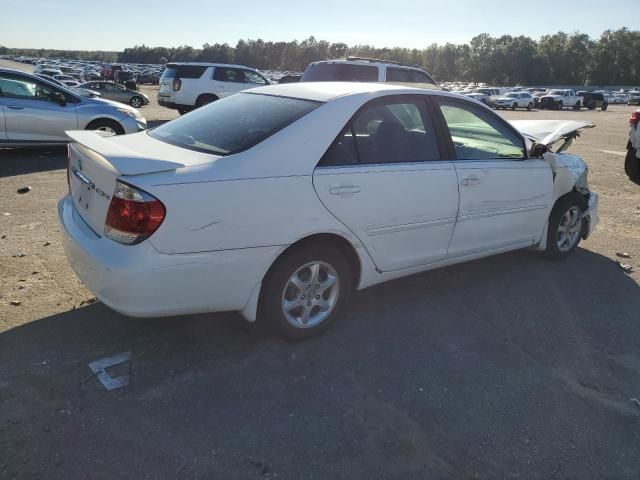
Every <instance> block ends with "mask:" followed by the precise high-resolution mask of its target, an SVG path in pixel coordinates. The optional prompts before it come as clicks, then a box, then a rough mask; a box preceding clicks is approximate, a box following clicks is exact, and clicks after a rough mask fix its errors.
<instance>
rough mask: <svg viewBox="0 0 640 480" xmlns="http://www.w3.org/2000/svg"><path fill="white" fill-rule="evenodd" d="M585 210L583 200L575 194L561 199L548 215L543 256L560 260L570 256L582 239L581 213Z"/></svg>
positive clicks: (583, 225) (582, 220)
mask: <svg viewBox="0 0 640 480" xmlns="http://www.w3.org/2000/svg"><path fill="white" fill-rule="evenodd" d="M586 208H587V202H586V200H585V198H584V197H583V196H582V195H580V194H579V193H577V192H571V193H568V194H567V195H565V196H564V197H561V198H560V199H559V200H558V201H557V202H556V204H555V206H554V207H553V210H551V215H549V228H548V231H547V248H546V250H545V255H546V256H547V257H549V258H553V259H560V258H566V257H568V256H569V255H571V254H572V253H573V252H574V251H575V250H576V248H578V245H579V244H580V240H581V239H582V235H583V233H584V228H585V221H584V218H583V216H582V215H583V213H584V211H585V210H586Z"/></svg>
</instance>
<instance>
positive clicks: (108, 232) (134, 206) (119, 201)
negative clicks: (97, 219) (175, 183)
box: [104, 181, 166, 245]
mask: <svg viewBox="0 0 640 480" xmlns="http://www.w3.org/2000/svg"><path fill="white" fill-rule="evenodd" d="M165 213H166V210H165V208H164V205H163V204H162V202H161V201H160V200H158V199H157V198H155V197H154V196H152V195H149V194H148V193H147V192H144V191H142V190H140V189H139V188H136V187H133V186H131V185H127V184H126V183H123V182H120V181H117V182H116V189H115V192H114V194H113V197H111V203H110V204H109V210H108V211H107V219H106V221H105V225H104V234H105V236H107V237H108V238H110V239H112V240H114V241H116V242H118V243H122V244H125V245H135V244H136V243H140V242H142V241H143V240H145V239H146V238H149V236H150V235H151V234H152V233H153V232H155V231H156V230H157V229H158V227H159V226H160V225H161V224H162V221H163V220H164V217H165Z"/></svg>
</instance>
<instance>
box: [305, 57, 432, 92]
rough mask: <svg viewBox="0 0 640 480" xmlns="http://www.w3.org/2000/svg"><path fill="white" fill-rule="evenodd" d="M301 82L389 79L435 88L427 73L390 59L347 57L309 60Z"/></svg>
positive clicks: (377, 80) (389, 80)
mask: <svg viewBox="0 0 640 480" xmlns="http://www.w3.org/2000/svg"><path fill="white" fill-rule="evenodd" d="M300 81H301V82H390V83H402V84H407V83H410V84H419V85H428V86H432V87H433V86H435V87H438V84H437V83H436V81H435V80H434V79H433V78H431V76H430V75H429V74H428V73H427V72H425V71H424V70H421V69H419V68H415V67H408V66H405V65H400V64H399V63H398V62H392V61H390V60H378V59H375V58H361V57H347V58H346V60H323V61H320V62H313V63H310V64H309V65H308V66H307V68H306V69H305V71H304V73H303V74H302V77H301V78H300Z"/></svg>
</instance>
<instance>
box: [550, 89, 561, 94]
mask: <svg viewBox="0 0 640 480" xmlns="http://www.w3.org/2000/svg"><path fill="white" fill-rule="evenodd" d="M549 95H564V90H551V91H550V92H549Z"/></svg>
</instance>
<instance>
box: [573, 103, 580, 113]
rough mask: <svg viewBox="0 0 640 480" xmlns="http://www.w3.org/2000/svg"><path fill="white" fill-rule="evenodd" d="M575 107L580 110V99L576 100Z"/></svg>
mask: <svg viewBox="0 0 640 480" xmlns="http://www.w3.org/2000/svg"><path fill="white" fill-rule="evenodd" d="M573 109H574V110H576V111H577V110H580V102H579V101H578V102H576V104H575V105H574V106H573Z"/></svg>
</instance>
